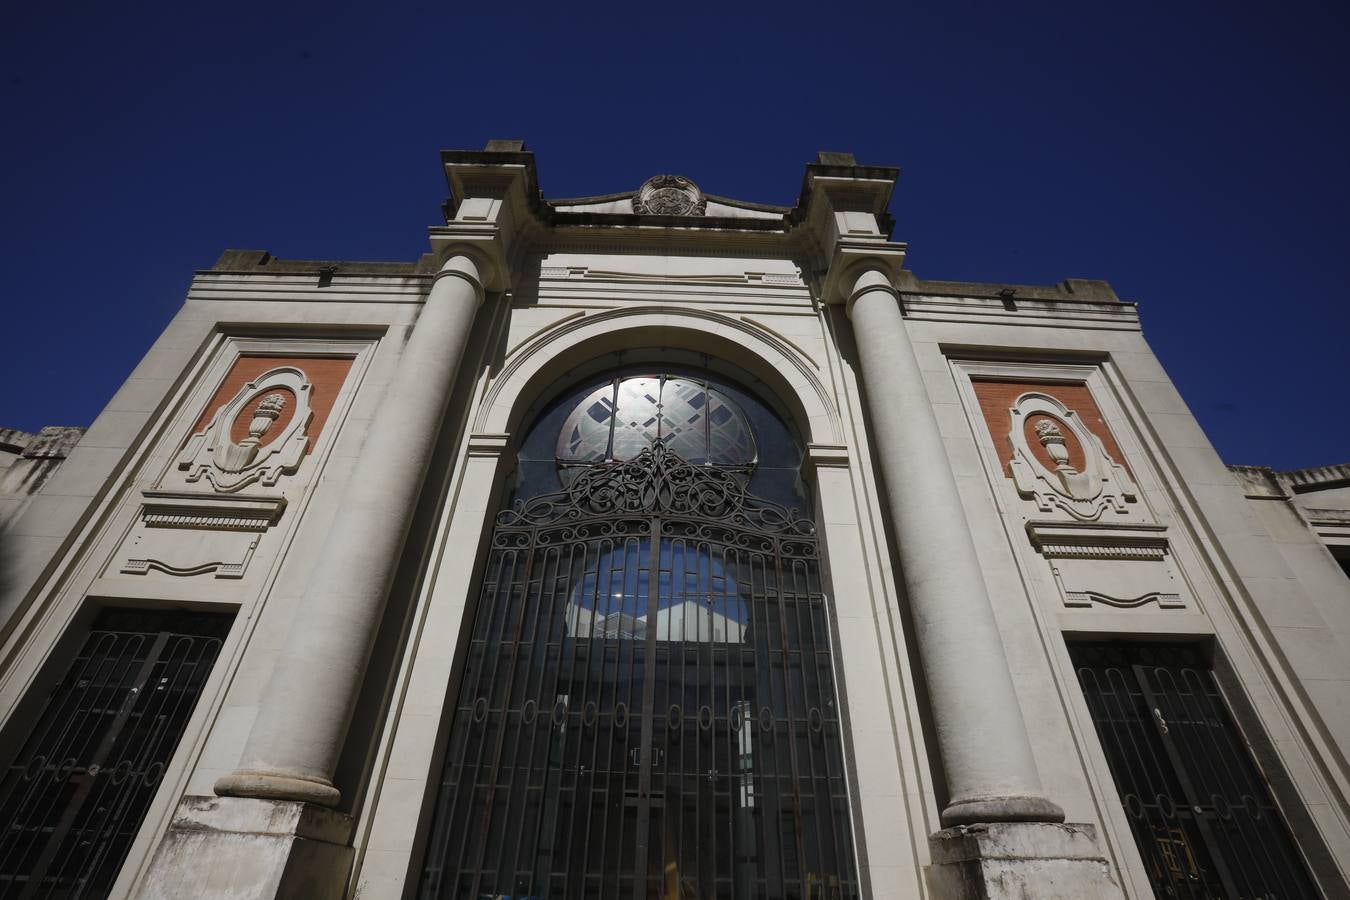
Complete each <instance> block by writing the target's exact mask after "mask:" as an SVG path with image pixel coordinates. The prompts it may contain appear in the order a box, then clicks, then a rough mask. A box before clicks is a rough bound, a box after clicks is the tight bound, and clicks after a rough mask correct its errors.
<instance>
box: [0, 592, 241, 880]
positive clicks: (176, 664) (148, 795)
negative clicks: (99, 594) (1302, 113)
mask: <svg viewBox="0 0 1350 900" xmlns="http://www.w3.org/2000/svg"><path fill="white" fill-rule="evenodd" d="M232 618H233V617H232V616H230V615H228V614H207V613H177V612H156V611H149V610H104V611H103V612H102V613H101V614H100V615H99V616H98V618H97V619H96V620H95V622H94V624H93V627H92V629H91V631H90V633H89V636H88V637H87V638H86V639H85V641H84V645H83V646H82V647H81V648H80V650H79V653H78V654H77V655H76V657H75V659H74V661H73V662H72V663H71V665H70V668H69V669H68V670H67V672H66V673H65V676H64V677H63V678H62V679H61V680H60V682H58V683H57V685H56V687H55V688H54V689H53V690H52V693H51V696H50V697H49V698H48V700H47V703H46V707H45V708H44V709H43V711H42V712H41V714H40V716H39V717H38V720H37V722H36V724H35V725H34V726H33V727H32V729H31V730H30V731H29V732H28V734H27V735H26V739H25V736H21V735H13V736H11V737H9V738H8V740H12V741H14V742H15V743H18V742H20V741H22V742H23V747H22V750H21V751H20V752H19V753H18V755H17V756H16V757H15V759H14V760H13V761H12V762H11V763H10V765H9V767H8V769H7V770H6V772H5V775H4V779H3V781H0V898H4V900H10V898H20V900H29V898H37V897H43V898H57V897H59V898H62V900H67V898H71V900H73V898H92V897H104V896H107V894H108V891H109V890H110V889H111V888H112V884H113V881H114V880H115V879H116V877H117V873H118V870H119V869H120V868H121V866H122V861H123V860H124V859H125V858H126V854H127V851H128V850H129V849H130V847H131V842H132V840H134V839H135V837H136V832H137V830H138V829H139V828H140V825H141V821H142V819H144V817H145V813H146V810H147V809H148V808H149V806H150V801H151V800H152V799H153V798H154V795H155V789H156V788H157V787H158V785H159V781H160V779H161V777H162V776H163V774H164V768H165V766H166V765H168V762H169V758H170V757H171V756H172V755H173V751H174V749H175V747H177V745H178V739H179V738H180V737H181V736H182V733H183V727H184V726H185V725H186V724H187V720H188V717H189V716H190V715H191V714H192V709H193V707H194V706H195V705H196V703H197V697H198V696H199V695H200V693H201V689H202V685H203V683H204V682H205V681H206V678H207V676H208V675H209V674H210V672H211V666H212V664H213V663H214V662H215V659H216V654H217V653H218V652H219V650H220V643H221V640H222V639H223V638H224V636H225V634H226V632H227V631H228V630H229V627H230V621H231V619H232Z"/></svg>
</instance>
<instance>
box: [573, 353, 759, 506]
mask: <svg viewBox="0 0 1350 900" xmlns="http://www.w3.org/2000/svg"><path fill="white" fill-rule="evenodd" d="M657 441H662V442H664V443H665V445H666V447H667V448H669V449H670V450H673V451H674V452H675V453H677V454H679V455H680V457H681V458H683V459H684V460H686V461H688V462H690V463H693V464H694V465H704V464H707V465H717V466H728V467H732V468H735V469H738V470H743V471H745V472H749V471H750V470H751V469H752V468H753V467H754V465H755V462H756V456H757V454H756V448H755V437H754V433H753V432H752V431H751V428H750V423H749V421H748V420H747V419H746V416H745V414H744V413H743V412H742V411H741V410H740V408H739V407H738V406H737V405H736V403H735V402H734V401H733V400H731V398H729V397H727V396H726V395H725V394H724V393H722V392H721V391H719V390H717V389H716V388H714V387H712V386H710V385H709V384H708V383H707V382H705V381H701V380H698V379H693V378H685V377H678V376H673V375H634V376H628V377H623V378H616V379H614V380H613V381H611V382H609V383H606V384H604V385H601V386H600V387H597V388H596V389H595V390H594V391H592V392H591V393H590V394H588V395H586V396H585V397H583V398H582V399H581V401H580V402H579V403H578V404H577V405H576V407H575V408H574V409H573V410H572V412H571V414H570V415H568V417H567V420H566V421H565V422H564V423H563V427H562V430H561V431H560V433H559V435H558V448H557V458H558V466H559V468H560V470H561V473H562V477H563V481H564V483H567V482H568V481H570V480H571V478H572V477H573V476H574V474H575V472H576V468H575V467H577V466H579V465H591V464H594V463H599V462H611V461H616V460H617V461H623V460H629V459H632V458H633V457H635V456H637V455H638V454H639V453H641V452H642V451H643V450H645V449H647V448H648V447H650V446H652V445H653V444H655V443H656V442H657Z"/></svg>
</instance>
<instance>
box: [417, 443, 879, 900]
mask: <svg viewBox="0 0 1350 900" xmlns="http://www.w3.org/2000/svg"><path fill="white" fill-rule="evenodd" d="M491 547H492V549H491V554H490V557H489V560H488V564H487V571H486V573H485V575H484V582H483V587H482V592H481V597H480V602H479V604H478V608H477V611H476V613H475V616H474V623H473V636H472V639H471V643H470V647H469V651H468V659H467V662H466V666H465V669H464V674H463V680H462V682H461V687H460V690H459V694H458V700H457V703H456V707H455V711H454V719H453V722H452V727H451V730H450V735H449V739H448V740H449V745H448V747H447V750H446V759H445V768H444V773H443V775H442V779H441V785H440V790H439V794H438V796H437V802H436V807H435V812H434V819H433V823H432V833H431V836H430V839H429V844H428V849H427V854H426V860H425V866H424V870H423V876H422V881H421V885H420V894H421V896H422V897H427V898H431V897H439V898H449V897H454V898H463V897H470V898H503V897H511V898H533V897H540V898H542V897H548V898H555V900H567V898H579V897H586V898H592V897H597V898H598V897H615V898H618V897H636V898H648V897H655V898H663V900H665V898H669V900H677V898H678V900H683V898H713V897H718V898H720V897H733V898H775V900H777V898H803V900H804V898H812V900H823V898H845V897H856V896H857V895H858V884H857V876H856V873H855V870H854V865H853V844H852V836H851V833H850V826H849V812H848V799H847V792H846V779H845V775H844V759H843V747H842V736H841V727H840V719H839V709H838V702H837V699H836V692H835V685H834V680H833V674H832V672H833V669H832V664H831V652H830V635H829V624H828V610H827V607H826V599H825V596H824V594H823V592H822V590H821V585H820V575H819V569H818V564H817V560H816V543H815V535H814V528H813V526H812V525H811V523H810V522H809V521H806V520H804V519H802V518H800V517H798V516H797V515H796V514H795V513H793V512H789V511H788V510H786V509H784V508H782V507H780V506H777V505H775V504H771V503H767V502H765V501H762V500H758V499H756V498H755V497H753V496H750V495H747V494H746V492H745V489H744V486H743V482H742V480H741V479H740V478H738V477H737V476H736V474H735V473H731V472H727V471H724V470H721V469H718V468H717V467H712V466H692V465H689V464H688V463H686V462H684V461H683V460H682V459H680V458H679V457H678V456H677V455H675V453H674V452H673V451H671V450H669V449H667V447H666V446H665V444H664V443H662V442H658V443H657V444H655V445H654V446H653V447H651V448H649V449H647V450H644V451H643V452H642V453H641V454H640V455H638V456H637V457H636V458H635V459H634V460H632V461H630V462H616V463H607V464H601V465H596V466H593V467H591V468H589V469H587V470H585V471H584V472H583V473H581V474H580V475H578V477H577V478H576V479H575V480H574V481H573V482H572V483H571V485H570V487H569V488H568V489H566V490H564V491H562V492H560V493H555V494H545V495H543V496H540V497H536V498H534V499H532V500H530V501H528V502H525V503H518V504H517V505H516V506H515V507H514V508H512V509H509V510H507V511H505V512H503V513H501V514H500V515H499V516H498V519H497V527H496V529H495V531H494V532H493V536H492V544H491Z"/></svg>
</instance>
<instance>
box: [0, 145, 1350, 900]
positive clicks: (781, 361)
mask: <svg viewBox="0 0 1350 900" xmlns="http://www.w3.org/2000/svg"><path fill="white" fill-rule="evenodd" d="M443 164H444V167H445V172H446V176H447V179H448V181H449V185H450V192H451V196H452V199H451V201H450V202H449V203H448V204H447V206H446V210H445V211H446V222H445V224H444V225H441V226H436V227H433V228H431V229H430V242H431V251H430V252H429V253H427V254H426V255H425V256H423V257H422V258H421V259H420V260H417V261H415V262H412V263H407V264H398V263H362V262H349V261H295V260H283V259H275V258H273V257H271V256H270V255H269V254H267V253H264V252H257V251H227V252H226V253H225V254H224V255H223V256H222V257H221V258H220V260H219V261H218V262H217V264H216V265H215V266H214V267H213V268H211V269H209V270H205V271H201V272H198V273H197V275H196V277H195V278H194V280H193V283H192V286H191V288H190V290H189V292H188V296H187V300H186V302H185V304H184V306H183V308H182V310H181V311H180V312H179V313H178V315H177V316H176V317H175V318H174V319H173V321H172V322H171V323H170V324H169V326H168V327H167V328H166V329H165V331H164V333H163V334H162V335H161V337H160V338H159V339H158V340H157V341H156V343H155V344H154V346H153V347H152V348H151V349H150V351H149V353H148V354H147V355H146V357H145V358H144V360H143V361H142V362H141V364H140V365H139V366H138V367H137V369H136V370H135V371H134V372H133V373H132V375H131V377H130V378H129V379H128V380H127V381H126V383H125V384H124V385H123V387H122V388H121V390H120V391H119V392H118V393H117V395H116V396H115V397H114V398H113V400H112V401H111V402H110V403H109V405H108V407H107V408H106V409H105V410H104V412H103V413H102V414H101V415H100V416H99V417H98V419H97V420H96V421H95V422H94V423H93V425H92V426H91V427H90V428H89V430H88V432H87V433H86V434H84V435H83V437H82V438H80V439H79V442H78V444H77V445H75V446H74V448H73V450H69V452H68V458H67V459H66V462H65V464H64V465H63V466H62V467H61V469H60V471H58V472H56V473H55V474H54V475H52V476H51V477H50V478H49V479H48V480H47V481H46V482H45V483H44V484H43V485H42V486H41V488H40V490H38V491H37V492H36V493H34V494H32V496H31V497H25V499H24V500H23V504H24V505H23V507H22V508H21V509H20V508H18V507H16V509H15V515H14V516H12V517H11V521H10V523H9V525H8V526H7V528H6V530H5V531H4V532H3V533H0V536H2V537H3V541H4V552H5V553H6V560H7V562H6V570H7V571H6V573H5V580H4V584H3V591H4V593H3V595H0V641H3V644H0V654H2V655H0V714H2V715H3V717H4V725H3V728H4V730H3V732H0V736H2V737H3V740H2V741H0V750H3V753H4V754H5V756H4V758H3V759H0V762H3V763H4V765H5V766H6V768H5V769H4V780H3V782H2V783H0V819H2V820H3V826H4V827H3V830H0V897H5V898H8V897H24V898H28V897H48V896H51V897H102V896H113V897H137V898H151V897H154V898H159V897H164V898H178V897H188V896H192V897H203V898H207V897H210V898H226V897H230V898H233V897H238V898H246V897H247V898H254V897H287V898H292V897H293V898H300V897H360V898H363V900H374V898H401V897H418V898H422V897H425V898H448V897H455V898H459V897H471V898H506V897H510V898H536V897H537V898H544V897H548V898H577V897H588V898H589V897H638V898H644V897H659V898H672V900H673V898H713V897H718V898H721V897H741V898H789V897H791V898H812V900H817V898H847V897H873V898H890V897H894V898H902V897H903V898H909V897H934V898H939V897H1023V896H1035V897H1082V896H1104V897H1111V896H1125V897H1149V896H1155V895H1156V896H1160V897H1316V896H1329V897H1335V896H1346V895H1347V890H1348V888H1347V880H1346V878H1347V871H1346V870H1347V866H1350V814H1348V813H1347V803H1346V798H1347V792H1348V790H1350V767H1347V759H1346V752H1347V749H1348V748H1350V702H1347V700H1346V698H1347V697H1348V696H1350V652H1347V651H1348V650H1350V579H1348V578H1347V577H1346V573H1345V571H1344V568H1343V566H1344V565H1345V563H1344V560H1345V559H1346V554H1347V547H1348V546H1350V538H1348V537H1347V534H1350V513H1348V512H1347V510H1350V487H1347V485H1350V471H1347V470H1345V469H1344V467H1330V468H1328V469H1321V470H1305V471H1301V472H1290V473H1275V472H1271V471H1269V470H1263V469H1252V468H1242V467H1235V468H1233V469H1229V468H1227V467H1225V465H1224V464H1223V463H1222V462H1221V460H1220V459H1219V457H1218V455H1217V454H1216V453H1215V451H1214V449H1213V447H1212V446H1211V445H1210V443H1209V441H1208V440H1207V439H1206V437H1205V435H1204V433H1203V432H1202V430H1201V429H1200V427H1199V426H1198V424H1197V423H1196V421H1195V419H1194V417H1193V416H1192V415H1191V414H1190V412H1189V411H1188V409H1187V407H1186V405H1185V403H1184V402H1183V401H1182V399H1181V398H1180V396H1179V395H1178V393H1177V391H1176V389H1175V388H1174V387H1173V385H1172V383H1171V381H1170V380H1169V379H1168V377H1167V374H1166V373H1165V372H1164V371H1163V369H1162V367H1161V366H1160V365H1159V363H1158V361H1157V359H1156V358H1155V356H1154V355H1153V353H1152V351H1151V350H1150V349H1149V347H1148V345H1147V344H1146V342H1145V341H1144V339H1143V337H1142V334H1141V332H1140V325H1139V318H1138V315H1137V310H1136V307H1135V306H1134V304H1132V303H1129V302H1125V301H1122V300H1120V299H1119V298H1118V297H1117V296H1116V295H1115V293H1114V292H1113V291H1112V289H1111V288H1110V286H1109V285H1107V284H1106V283H1104V282H1100V281H1083V280H1072V279H1071V280H1068V281H1065V282H1062V283H1060V284H1058V285H1055V286H1050V287H1033V286H1025V285H1001V284H973V283H958V282H943V281H925V280H921V279H919V278H917V277H916V276H915V275H913V274H912V273H911V272H910V271H909V270H908V269H906V268H905V266H904V263H905V245H904V244H902V243H897V242H895V241H892V240H891V239H890V233H891V227H892V223H891V220H890V218H889V216H888V214H887V212H886V210H887V207H888V204H889V202H890V198H891V192H892V189H893V187H894V183H895V179H896V177H897V175H898V172H897V170H895V169H891V168H884V167H874V166H862V165H858V164H857V163H856V161H855V160H854V159H853V158H852V157H851V156H850V155H848V154H835V153H822V154H821V155H820V158H819V159H818V161H817V162H815V163H813V164H811V165H808V166H807V168H806V174H805V179H804V182H803V186H802V191H801V195H800V198H799V200H798V201H797V203H796V204H795V205H794V206H792V207H791V208H786V207H775V206H767V205H762V204H755V203H749V202H743V201H738V200H732V199H727V198H722V197H713V196H705V195H704V194H703V193H702V192H701V191H700V190H699V188H698V187H697V185H695V184H694V183H693V182H691V181H689V180H688V179H685V178H682V177H679V176H671V175H661V176H656V177H654V178H652V179H649V180H648V181H647V182H646V183H644V184H643V185H642V186H641V187H640V188H639V189H637V190H636V191H631V192H625V193H621V194H613V195H607V196H599V197H588V198H581V199H572V200H557V199H549V198H547V197H545V196H544V194H543V193H542V191H541V190H540V187H539V182H538V179H537V175H536V169H535V161H534V157H533V155H532V154H531V153H529V152H527V151H526V150H525V149H524V147H523V145H522V144H520V143H518V142H509V141H494V142H490V143H489V144H488V146H487V148H486V149H485V150H483V151H472V152H470V151H456V152H447V153H444V154H443ZM16 446H17V445H16ZM64 452H65V451H63V453H64Z"/></svg>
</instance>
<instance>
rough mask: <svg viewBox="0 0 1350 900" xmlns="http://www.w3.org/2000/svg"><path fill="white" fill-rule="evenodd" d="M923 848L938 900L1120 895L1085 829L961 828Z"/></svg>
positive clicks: (1046, 825) (1037, 825) (1026, 825)
mask: <svg viewBox="0 0 1350 900" xmlns="http://www.w3.org/2000/svg"><path fill="white" fill-rule="evenodd" d="M928 847H929V851H930V852H931V854H932V859H933V863H932V865H931V866H929V868H928V871H927V875H928V886H929V887H930V888H931V889H932V892H933V896H934V897H941V898H944V900H948V898H950V900H1023V898H1026V897H1036V898H1037V900H1058V898H1063V900H1080V898H1083V897H1093V898H1108V900H1114V898H1120V897H1121V893H1120V887H1119V886H1118V885H1117V884H1116V882H1115V879H1113V878H1112V877H1111V867H1110V865H1109V864H1108V863H1107V861H1106V857H1105V856H1104V855H1103V854H1102V852H1101V850H1099V849H1098V847H1097V833H1096V829H1095V828H1093V827H1092V826H1091V825H1062V824H1057V823H1053V822H996V823H991V824H987V825H962V826H958V827H956V828H944V829H942V830H941V831H938V832H936V833H934V834H932V835H930V836H929V838H928Z"/></svg>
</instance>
